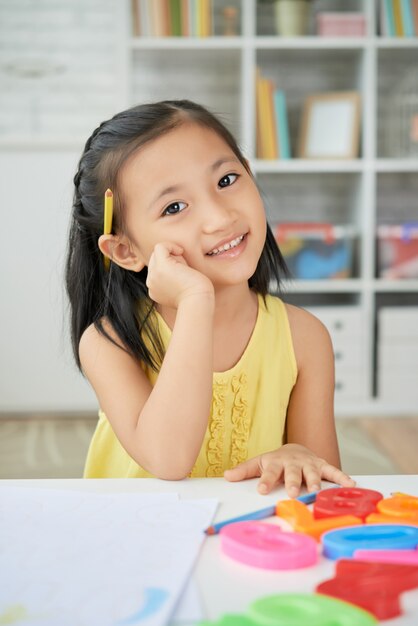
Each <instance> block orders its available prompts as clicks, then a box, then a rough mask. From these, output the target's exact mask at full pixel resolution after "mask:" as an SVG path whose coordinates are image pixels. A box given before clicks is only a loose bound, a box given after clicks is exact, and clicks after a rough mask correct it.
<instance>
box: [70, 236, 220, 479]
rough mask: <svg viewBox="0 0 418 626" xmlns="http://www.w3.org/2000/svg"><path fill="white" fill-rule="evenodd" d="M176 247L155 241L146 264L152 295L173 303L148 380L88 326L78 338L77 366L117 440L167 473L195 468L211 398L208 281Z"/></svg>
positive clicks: (182, 473) (172, 474)
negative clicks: (154, 372)
mask: <svg viewBox="0 0 418 626" xmlns="http://www.w3.org/2000/svg"><path fill="white" fill-rule="evenodd" d="M176 253H177V256H176ZM180 254H181V252H179V251H178V250H177V248H176V247H174V246H172V247H170V245H169V244H168V245H164V246H163V245H160V244H159V246H156V251H155V253H154V258H153V259H151V260H150V264H149V283H150V284H149V285H148V286H149V290H150V295H151V297H153V299H154V300H157V301H158V300H162V299H163V300H164V303H165V304H168V305H171V306H173V305H174V306H175V308H176V309H177V315H176V320H175V325H174V328H173V333H172V338H171V341H170V345H169V347H168V349H167V353H166V355H165V358H164V361H163V364H162V367H161V370H160V373H159V375H158V379H157V382H156V384H155V386H154V387H152V386H151V384H150V383H149V381H148V379H147V378H146V376H145V374H144V372H143V370H142V368H141V366H140V364H139V363H138V362H136V361H135V360H134V359H133V358H132V357H131V356H129V355H128V354H127V353H126V352H125V351H124V350H122V349H121V348H118V347H117V346H115V345H114V344H112V343H111V342H109V340H108V339H106V338H105V337H103V336H102V335H100V334H99V333H98V331H97V330H96V329H95V328H94V327H90V328H89V329H87V331H86V332H85V333H84V335H83V337H82V340H81V342H80V358H81V363H82V367H83V371H84V372H85V374H86V376H87V378H88V380H89V381H90V383H91V385H92V387H93V389H94V390H95V392H96V395H97V398H98V400H99V403H100V406H101V408H102V409H103V411H104V412H105V413H106V416H107V418H108V419H109V421H110V423H111V425H112V428H113V429H114V431H115V434H116V436H117V437H118V439H119V441H120V442H121V444H122V446H123V447H124V448H125V449H126V450H127V452H128V453H129V454H130V455H131V456H132V458H133V459H134V460H135V461H136V462H137V463H139V464H140V465H141V466H142V467H144V468H145V469H146V470H147V471H149V472H151V473H153V474H155V475H156V476H158V477H160V478H165V479H169V480H175V479H180V478H184V477H185V476H186V475H187V474H188V473H189V471H190V470H191V468H192V467H193V464H194V462H195V460H196V458H197V455H198V453H199V450H200V447H201V444H202V441H203V437H204V434H205V430H206V426H207V420H208V416H209V413H210V404H211V400H212V363H213V355H212V350H213V347H212V344H213V311H214V295H213V286H212V284H211V283H210V281H209V280H208V279H207V278H206V277H204V276H203V275H201V274H199V273H198V272H196V271H195V270H192V269H191V268H189V267H188V266H187V265H185V263H184V262H183V261H182V260H181V257H180V256H179V255H180ZM191 329H193V332H191ZM107 330H108V331H110V332H111V333H112V332H113V331H112V329H110V328H107ZM113 336H114V337H115V333H114V332H113ZM115 338H116V340H117V337H115Z"/></svg>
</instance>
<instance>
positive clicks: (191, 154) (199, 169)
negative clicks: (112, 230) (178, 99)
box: [120, 122, 266, 288]
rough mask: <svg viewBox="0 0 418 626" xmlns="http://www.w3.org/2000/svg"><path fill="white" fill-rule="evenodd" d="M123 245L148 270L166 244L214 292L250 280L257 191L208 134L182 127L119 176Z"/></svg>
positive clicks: (262, 228) (260, 224)
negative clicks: (208, 282)
mask: <svg viewBox="0 0 418 626" xmlns="http://www.w3.org/2000/svg"><path fill="white" fill-rule="evenodd" d="M120 185H121V191H122V195H123V198H124V205H125V223H126V231H127V234H128V237H129V240H130V244H131V246H132V247H133V249H134V250H135V253H136V254H138V256H139V257H140V258H142V259H143V261H144V263H145V264H146V265H147V264H148V261H149V258H150V256H151V254H152V252H153V249H154V246H155V245H156V244H157V243H161V242H173V243H176V244H178V245H179V246H181V247H182V248H183V250H184V253H183V256H184V259H185V260H186V262H187V264H188V265H190V266H191V267H192V268H194V269H195V270H197V271H199V272H202V273H203V274H204V275H205V276H207V277H208V278H209V279H210V280H211V281H212V283H213V284H214V286H215V288H216V287H220V286H226V285H236V284H239V283H241V282H244V281H248V279H249V278H250V277H251V276H252V275H253V274H254V272H255V269H256V267H257V263H258V260H259V258H260V255H261V252H262V249H263V246H264V242H265V238H266V218H265V213H264V206H263V203H262V200H261V197H260V194H259V192H258V189H257V187H256V185H255V183H254V181H253V179H252V177H251V176H250V174H249V173H248V172H247V170H246V169H245V167H244V166H243V165H242V163H241V162H240V161H239V160H238V158H237V157H236V156H235V154H234V153H233V152H232V150H231V148H230V147H229V146H228V145H227V144H226V143H225V141H224V140H223V139H222V138H221V137H220V136H219V135H218V134H217V133H215V132H214V131H213V130H211V129H208V128H206V127H203V126H200V125H198V124H195V123H190V122H189V123H185V124H183V125H181V126H180V127H178V128H176V129H174V130H172V131H170V132H168V133H167V134H166V135H163V136H162V137H160V138H159V139H156V140H154V141H152V142H151V143H150V144H147V145H145V146H144V147H143V148H141V149H140V150H139V151H138V152H137V153H135V154H134V155H133V156H132V157H131V158H130V159H129V160H128V161H127V162H126V164H125V165H124V166H123V169H122V171H121V174H120Z"/></svg>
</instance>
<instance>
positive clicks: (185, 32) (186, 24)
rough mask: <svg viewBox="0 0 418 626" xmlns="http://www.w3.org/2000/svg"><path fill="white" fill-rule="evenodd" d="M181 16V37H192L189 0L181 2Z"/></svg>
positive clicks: (181, 0)
mask: <svg viewBox="0 0 418 626" xmlns="http://www.w3.org/2000/svg"><path fill="white" fill-rule="evenodd" d="M180 3H181V4H180V14H181V35H182V37H190V35H191V32H190V16H189V8H190V2H189V0H180Z"/></svg>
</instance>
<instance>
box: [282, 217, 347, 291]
mask: <svg viewBox="0 0 418 626" xmlns="http://www.w3.org/2000/svg"><path fill="white" fill-rule="evenodd" d="M273 232H274V236H275V238H276V241H277V243H278V245H279V248H280V250H281V252H282V254H283V256H284V258H285V261H286V264H287V266H288V267H289V270H290V272H291V274H292V276H293V277H294V278H299V279H302V280H309V279H323V278H348V277H350V276H352V272H353V269H352V264H353V230H352V229H351V228H349V227H348V226H335V225H333V224H325V223H313V222H304V223H296V222H289V223H281V224H277V225H276V226H275V227H273Z"/></svg>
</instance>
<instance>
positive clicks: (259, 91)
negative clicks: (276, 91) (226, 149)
mask: <svg viewBox="0 0 418 626" xmlns="http://www.w3.org/2000/svg"><path fill="white" fill-rule="evenodd" d="M261 81H262V79H261V73H260V69H259V68H257V71H256V79H255V86H256V130H257V134H256V139H257V141H256V155H257V158H258V159H264V153H265V150H264V145H263V134H262V132H261V125H262V124H261V120H262V115H263V113H262V87H261Z"/></svg>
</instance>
